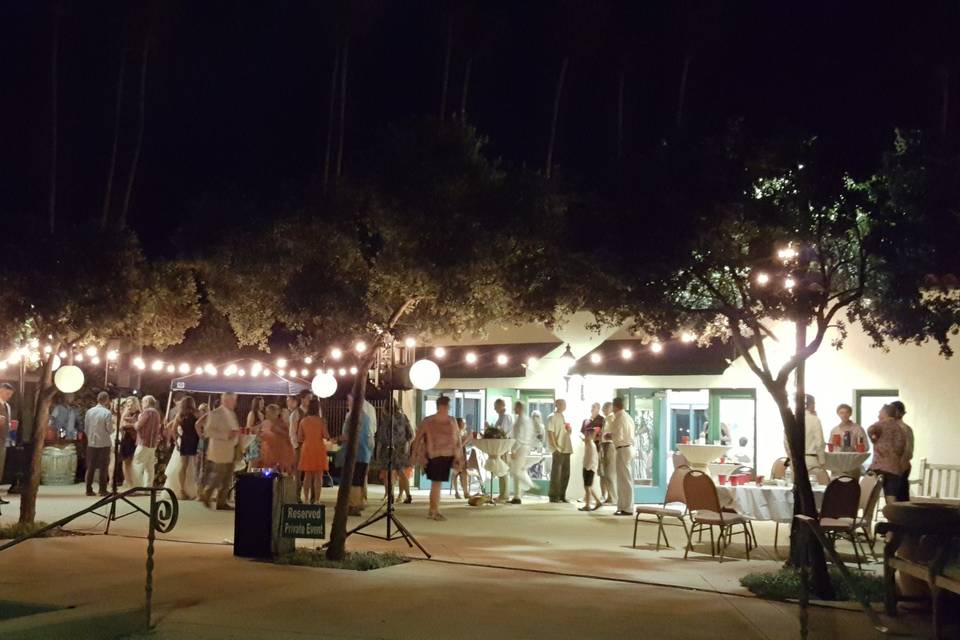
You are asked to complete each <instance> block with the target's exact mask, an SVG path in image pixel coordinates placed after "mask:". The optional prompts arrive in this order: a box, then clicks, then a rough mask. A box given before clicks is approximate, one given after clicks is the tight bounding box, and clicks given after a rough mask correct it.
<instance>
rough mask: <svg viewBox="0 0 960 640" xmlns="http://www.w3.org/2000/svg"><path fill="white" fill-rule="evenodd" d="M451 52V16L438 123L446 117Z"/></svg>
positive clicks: (450, 18) (451, 16)
mask: <svg viewBox="0 0 960 640" xmlns="http://www.w3.org/2000/svg"><path fill="white" fill-rule="evenodd" d="M452 52H453V14H452V13H451V14H450V17H449V19H448V20H447V46H446V50H445V51H444V54H443V80H442V81H441V86H440V123H441V124H443V121H444V120H445V119H446V117H447V91H448V89H449V88H450V56H451V53H452Z"/></svg>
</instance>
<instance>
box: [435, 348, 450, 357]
mask: <svg viewBox="0 0 960 640" xmlns="http://www.w3.org/2000/svg"><path fill="white" fill-rule="evenodd" d="M446 355H447V350H446V349H445V348H443V347H437V348H435V349H434V350H433V357H434V358H437V359H443V357H444V356H446Z"/></svg>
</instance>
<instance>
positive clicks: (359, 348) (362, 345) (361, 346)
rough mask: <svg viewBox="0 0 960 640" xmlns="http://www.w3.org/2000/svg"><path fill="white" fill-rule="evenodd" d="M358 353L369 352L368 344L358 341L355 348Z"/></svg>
mask: <svg viewBox="0 0 960 640" xmlns="http://www.w3.org/2000/svg"><path fill="white" fill-rule="evenodd" d="M353 348H354V349H355V350H356V352H357V353H364V352H365V351H366V350H367V343H366V342H364V341H363V340H358V341H357V344H355V345H354V347H353Z"/></svg>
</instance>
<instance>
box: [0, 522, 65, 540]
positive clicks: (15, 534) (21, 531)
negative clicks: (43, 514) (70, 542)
mask: <svg viewBox="0 0 960 640" xmlns="http://www.w3.org/2000/svg"><path fill="white" fill-rule="evenodd" d="M46 526H47V523H46V522H14V523H13V524H8V525H0V540H12V539H13V538H19V537H20V536H25V535H27V534H30V533H33V532H35V531H39V530H40V529H43V528H44V527H46ZM57 535H61V534H60V529H51V530H50V531H47V532H46V533H44V534H43V535H42V536H40V537H42V538H51V537H53V536H57Z"/></svg>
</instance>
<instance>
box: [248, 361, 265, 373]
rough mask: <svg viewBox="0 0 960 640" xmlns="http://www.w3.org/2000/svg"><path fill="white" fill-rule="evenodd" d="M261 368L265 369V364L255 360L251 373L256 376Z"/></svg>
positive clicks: (251, 366)
mask: <svg viewBox="0 0 960 640" xmlns="http://www.w3.org/2000/svg"><path fill="white" fill-rule="evenodd" d="M261 369H263V365H262V364H260V363H259V362H254V363H253V364H252V365H250V375H254V376H255V375H257V374H259V373H260V370H261Z"/></svg>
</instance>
